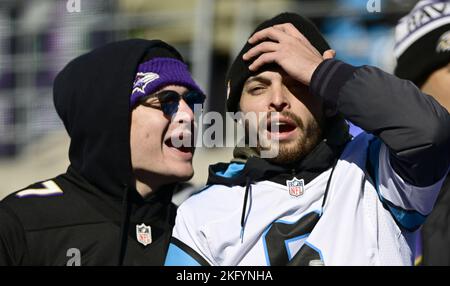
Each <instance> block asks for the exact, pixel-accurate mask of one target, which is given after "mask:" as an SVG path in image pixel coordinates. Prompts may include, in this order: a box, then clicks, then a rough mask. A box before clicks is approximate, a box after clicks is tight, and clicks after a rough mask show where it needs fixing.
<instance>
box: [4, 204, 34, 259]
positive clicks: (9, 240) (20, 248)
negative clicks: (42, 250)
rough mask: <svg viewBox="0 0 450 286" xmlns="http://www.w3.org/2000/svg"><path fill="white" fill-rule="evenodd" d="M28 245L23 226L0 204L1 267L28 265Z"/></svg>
mask: <svg viewBox="0 0 450 286" xmlns="http://www.w3.org/2000/svg"><path fill="white" fill-rule="evenodd" d="M26 256H27V243H26V239H25V231H24V230H23V227H22V224H21V223H20V221H19V219H18V218H17V217H16V216H15V215H14V213H13V212H12V211H11V210H10V209H9V208H8V207H7V206H5V205H4V204H2V203H0V266H17V265H26Z"/></svg>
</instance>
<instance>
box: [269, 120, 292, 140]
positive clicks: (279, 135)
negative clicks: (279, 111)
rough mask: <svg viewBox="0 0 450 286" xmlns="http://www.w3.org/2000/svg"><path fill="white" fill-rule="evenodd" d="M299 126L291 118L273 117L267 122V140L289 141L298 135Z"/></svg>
mask: <svg viewBox="0 0 450 286" xmlns="http://www.w3.org/2000/svg"><path fill="white" fill-rule="evenodd" d="M297 128H298V126H297V124H296V123H295V121H294V120H292V119H290V118H289V117H284V116H280V117H278V116H277V117H272V118H270V120H268V122H267V137H268V138H267V139H269V140H279V141H282V140H288V139H291V137H294V136H295V135H296V131H297Z"/></svg>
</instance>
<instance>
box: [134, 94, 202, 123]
mask: <svg viewBox="0 0 450 286" xmlns="http://www.w3.org/2000/svg"><path fill="white" fill-rule="evenodd" d="M153 97H156V98H158V101H159V103H160V104H161V110H162V112H163V113H164V115H167V116H170V117H172V115H174V114H175V113H177V111H178V105H179V104H180V100H181V99H182V98H183V99H184V101H185V102H186V103H187V105H188V106H189V108H190V109H191V110H192V112H194V106H195V105H196V104H201V105H203V103H204V102H205V99H206V96H205V95H204V94H203V93H201V92H198V91H196V90H190V91H188V92H186V93H184V94H183V95H181V94H179V93H178V92H176V91H173V90H163V91H161V92H158V93H156V94H151V95H147V96H144V97H141V99H140V100H139V101H138V104H142V105H144V106H148V107H153V108H154V107H155V106H154V105H152V104H151V103H147V102H146V101H147V100H148V99H149V98H153Z"/></svg>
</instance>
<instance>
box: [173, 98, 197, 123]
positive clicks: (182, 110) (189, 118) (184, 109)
mask: <svg viewBox="0 0 450 286" xmlns="http://www.w3.org/2000/svg"><path fill="white" fill-rule="evenodd" d="M172 121H174V122H178V123H184V124H189V123H192V122H193V121H194V111H193V110H192V109H191V108H190V107H189V105H188V104H187V103H186V101H184V99H180V102H179V104H178V110H177V113H175V115H174V116H173V118H172Z"/></svg>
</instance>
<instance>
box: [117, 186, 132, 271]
mask: <svg viewBox="0 0 450 286" xmlns="http://www.w3.org/2000/svg"><path fill="white" fill-rule="evenodd" d="M129 194H130V188H129V187H128V185H125V189H124V195H123V199H122V221H121V222H120V232H119V233H120V241H119V256H118V261H117V265H118V266H122V265H123V261H124V259H125V253H126V249H127V242H128V229H129V227H130V219H129V217H130V204H129V203H128V199H129Z"/></svg>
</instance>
